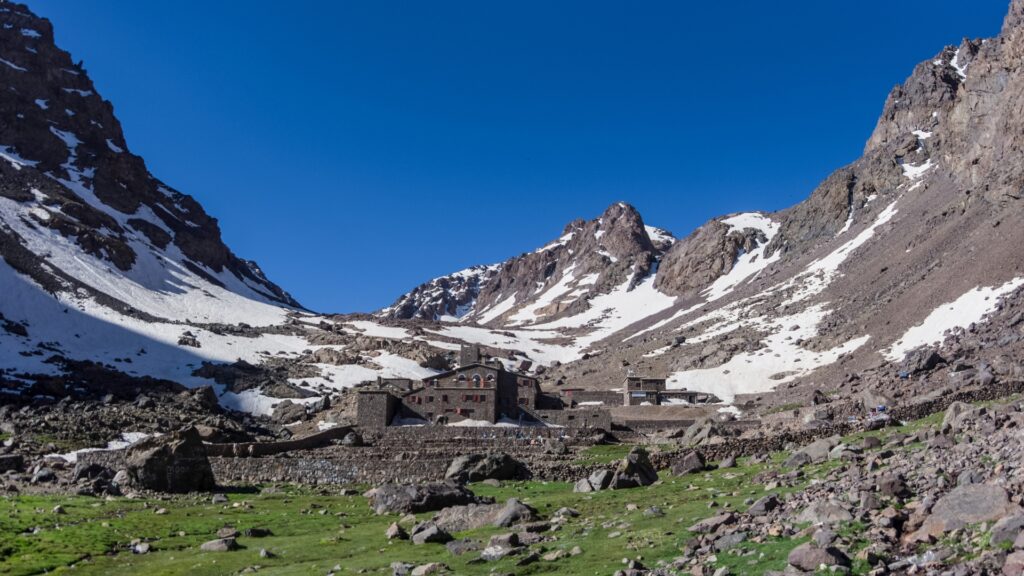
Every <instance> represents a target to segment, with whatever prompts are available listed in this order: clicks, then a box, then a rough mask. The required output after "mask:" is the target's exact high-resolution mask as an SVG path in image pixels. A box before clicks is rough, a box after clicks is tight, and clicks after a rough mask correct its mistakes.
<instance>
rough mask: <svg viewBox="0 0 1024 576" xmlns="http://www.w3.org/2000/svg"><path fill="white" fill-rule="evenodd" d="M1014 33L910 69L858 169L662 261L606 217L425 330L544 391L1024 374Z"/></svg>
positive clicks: (877, 382)
mask: <svg viewBox="0 0 1024 576" xmlns="http://www.w3.org/2000/svg"><path fill="white" fill-rule="evenodd" d="M1022 21H1024V16H1022V3H1021V2H1020V1H1015V2H1014V3H1013V4H1012V6H1011V10H1010V13H1009V15H1008V16H1007V18H1006V21H1005V23H1004V25H1003V28H1002V31H1001V33H1000V35H999V36H998V37H997V38H993V39H989V40H969V39H965V40H963V41H962V42H961V43H960V44H959V45H957V46H947V47H945V48H943V49H942V50H941V51H940V52H939V53H938V54H936V56H935V57H933V58H930V59H928V60H927V61H925V62H923V63H921V64H919V65H918V66H917V67H915V69H914V70H913V73H912V74H911V76H910V77H909V78H908V79H907V80H906V81H905V82H904V83H902V84H901V85H899V86H896V87H895V88H894V89H893V90H892V92H891V93H890V95H889V97H888V98H887V100H886V102H885V104H884V108H883V110H882V114H881V117H880V119H879V121H878V123H877V125H876V127H875V129H874V132H873V133H872V135H871V138H870V139H869V141H868V142H867V144H866V146H865V148H864V153H863V156H862V157H861V158H859V159H858V160H856V161H855V162H853V163H852V164H850V165H848V166H845V167H842V168H840V169H838V170H837V171H836V172H834V173H833V174H831V175H830V176H829V177H828V178H826V179H825V181H824V182H822V183H821V184H820V185H819V186H818V187H817V188H816V189H815V190H814V191H813V192H812V193H811V194H810V196H809V197H808V198H807V199H806V200H805V201H803V202H801V203H799V204H797V205H796V206H793V207H791V208H789V209H786V210H782V211H779V212H777V213H770V214H768V213H761V212H750V213H744V214H734V215H729V216H725V217H720V218H715V219H713V220H711V221H709V222H708V223H706V224H705V225H703V226H701V227H700V228H698V229H697V230H696V231H694V232H693V233H692V234H690V235H689V236H687V237H685V238H683V239H680V240H678V241H675V242H673V243H672V244H671V246H667V245H664V244H663V245H662V246H660V247H655V246H653V245H652V243H651V241H650V240H651V239H650V236H649V235H648V234H644V233H643V230H644V226H643V225H642V221H641V220H640V216H639V214H637V213H636V211H635V210H633V209H632V208H630V207H628V206H626V205H615V206H612V207H611V208H609V209H608V211H607V212H605V214H604V215H602V217H601V218H599V219H597V220H594V221H591V222H574V223H571V224H570V225H569V226H567V227H566V229H565V231H564V232H563V234H562V236H560V237H559V238H558V239H557V240H555V241H553V242H552V243H550V244H548V245H547V246H545V247H544V248H541V249H539V250H537V251H535V252H533V253H530V254H526V255H523V256H518V257H515V258H512V259H510V260H507V261H505V262H503V263H501V264H500V265H496V269H497V272H496V273H490V272H489V273H488V276H487V277H486V279H485V278H481V279H480V281H479V283H478V286H479V288H478V294H477V296H476V298H475V300H469V299H467V300H466V301H465V302H464V304H465V308H463V312H464V314H462V315H461V316H460V317H459V321H458V324H457V325H454V324H448V323H442V324H440V325H439V326H438V327H437V328H433V329H432V330H434V331H435V332H436V333H438V334H443V335H446V336H450V337H453V338H457V339H460V340H467V341H475V342H479V343H481V344H484V345H487V346H491V347H494V348H496V349H500V350H504V351H506V352H507V353H508V354H509V355H510V356H512V357H515V358H522V359H530V360H533V361H536V362H540V363H543V364H548V365H551V366H555V369H554V370H550V371H548V372H547V374H546V377H547V378H548V379H549V382H554V381H563V382H572V383H573V385H583V386H588V387H596V388H601V387H610V386H615V385H617V384H618V379H619V378H620V377H621V374H623V373H624V372H626V371H635V372H638V373H651V374H665V375H667V376H669V383H670V386H672V387H678V388H683V387H685V388H690V389H695V390H702V391H709V392H714V393H716V394H718V395H719V396H721V397H723V398H726V399H729V400H734V399H739V400H749V399H759V400H762V401H767V400H766V399H765V398H764V397H763V393H765V392H769V391H772V390H775V391H777V392H779V393H778V394H777V395H775V397H774V398H773V399H772V400H771V401H775V402H780V403H781V402H783V401H785V399H786V398H787V397H796V398H797V399H800V398H803V397H804V396H803V395H806V394H808V393H809V390H811V389H812V388H815V389H816V388H825V389H827V390H828V392H829V393H832V394H859V393H863V392H864V391H865V390H875V391H878V390H881V389H883V388H885V387H889V388H890V389H889V390H888V391H887V392H888V393H889V394H897V395H899V394H913V393H916V391H921V390H928V389H929V388H931V389H934V388H935V387H941V386H946V385H948V384H949V381H947V377H948V378H949V379H952V380H950V381H957V380H956V379H957V378H964V377H965V376H964V375H963V374H960V375H959V376H957V375H956V374H955V373H959V372H963V371H964V370H968V369H969V370H971V371H973V372H965V373H970V374H974V373H979V372H980V373H982V374H987V373H990V372H995V373H996V376H999V375H1002V376H1008V375H1014V374H1019V373H1021V372H1022V371H1024V370H1022V367H1021V366H1020V364H1019V363H1018V362H1017V361H1016V360H1013V358H1014V354H1015V353H1016V352H1017V351H1018V342H1019V339H1020V335H1019V334H1018V333H1017V330H1016V329H1014V328H1013V326H1015V325H1016V322H1019V318H1016V317H1014V315H1013V313H1011V312H1010V311H1013V310H1016V307H1017V301H1018V299H1019V289H1020V287H1021V286H1022V285H1024V272H1022V270H1021V268H1022V264H1024V259H1022V257H1021V255H1020V250H1019V246H1020V245H1021V241H1022V240H1024V227H1022V226H1021V225H1022V224H1024V222H1022V214H1024V209H1022V206H1021V204H1020V202H1021V195H1022V186H1024V174H1022V170H1024V168H1022V166H1024V164H1022V162H1021V160H1022V158H1021V138H1022V137H1021V136H1020V135H1021V134H1024V130H1022V128H1024V119H1022V116H1021V114H1020V110H1022V109H1024V108H1022V106H1021V99H1022V98H1024V90H1022V89H1021V88H1022V83H1024V72H1022V70H1021V58H1022V57H1024V24H1022ZM606 234H607V236H605V235H606ZM491 269H492V268H488V270H491ZM403 298H407V297H403ZM393 310H394V308H393V307H392V309H390V312H393ZM384 315H388V312H385V313H384ZM392 316H393V315H392ZM435 318H437V319H440V320H446V318H442V317H440V316H435ZM1011 320H1012V322H1011ZM940 345H942V348H941V350H940V351H941V352H942V353H943V354H946V355H948V356H949V358H948V360H949V366H951V367H956V368H957V369H956V370H953V369H952V368H951V369H950V371H949V374H947V373H946V372H942V373H940V374H936V375H929V376H927V377H925V376H921V377H919V378H914V379H908V380H906V381H905V382H904V384H903V385H902V387H897V388H896V389H895V390H893V389H891V387H892V384H891V382H892V378H894V377H895V376H896V375H897V374H909V373H914V372H915V368H914V365H913V359H914V358H916V357H917V355H916V354H915V351H916V350H917V349H918V348H920V347H938V346H940ZM936 349H939V348H936ZM908 354H909V357H908ZM559 364H560V365H559ZM922 379H923V380H922Z"/></svg>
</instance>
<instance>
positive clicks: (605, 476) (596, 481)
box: [587, 470, 614, 490]
mask: <svg viewBox="0 0 1024 576" xmlns="http://www.w3.org/2000/svg"><path fill="white" fill-rule="evenodd" d="M613 476H614V475H613V474H612V471H611V470H597V471H595V472H593V473H591V474H590V476H589V477H588V478H587V480H588V481H589V482H590V485H591V486H593V489H594V490H604V489H605V488H607V487H608V485H609V484H611V483H612V477H613Z"/></svg>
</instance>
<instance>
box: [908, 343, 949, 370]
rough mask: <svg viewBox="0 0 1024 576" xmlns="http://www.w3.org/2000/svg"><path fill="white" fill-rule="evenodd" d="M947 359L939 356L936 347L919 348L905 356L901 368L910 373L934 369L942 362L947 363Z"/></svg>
mask: <svg viewBox="0 0 1024 576" xmlns="http://www.w3.org/2000/svg"><path fill="white" fill-rule="evenodd" d="M945 363H946V361H945V359H943V358H942V356H939V353H938V351H937V350H936V349H934V348H918V349H917V350H911V351H910V352H907V354H906V355H905V356H904V357H903V362H902V364H901V368H902V370H903V371H905V372H907V373H909V374H918V373H920V372H928V371H931V370H934V369H935V368H936V367H937V366H939V365H940V364H945Z"/></svg>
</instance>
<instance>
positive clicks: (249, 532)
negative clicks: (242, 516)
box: [242, 527, 274, 538]
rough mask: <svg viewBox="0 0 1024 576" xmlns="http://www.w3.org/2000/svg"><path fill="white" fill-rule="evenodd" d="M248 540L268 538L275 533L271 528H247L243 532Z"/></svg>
mask: <svg viewBox="0 0 1024 576" xmlns="http://www.w3.org/2000/svg"><path fill="white" fill-rule="evenodd" d="M242 534H244V535H245V536H246V537H247V538H266V537H267V536H273V535H274V533H273V532H271V531H270V529H269V528H256V527H253V528H246V529H245V530H243V531H242Z"/></svg>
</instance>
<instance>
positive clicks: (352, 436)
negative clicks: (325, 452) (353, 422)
mask: <svg viewBox="0 0 1024 576" xmlns="http://www.w3.org/2000/svg"><path fill="white" fill-rule="evenodd" d="M364 444H365V443H364V442H363V437H362V436H360V435H359V434H357V433H356V432H355V431H352V432H349V433H348V434H345V436H344V437H343V438H342V439H341V445H342V446H347V447H349V448H358V447H360V446H363V445H364Z"/></svg>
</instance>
